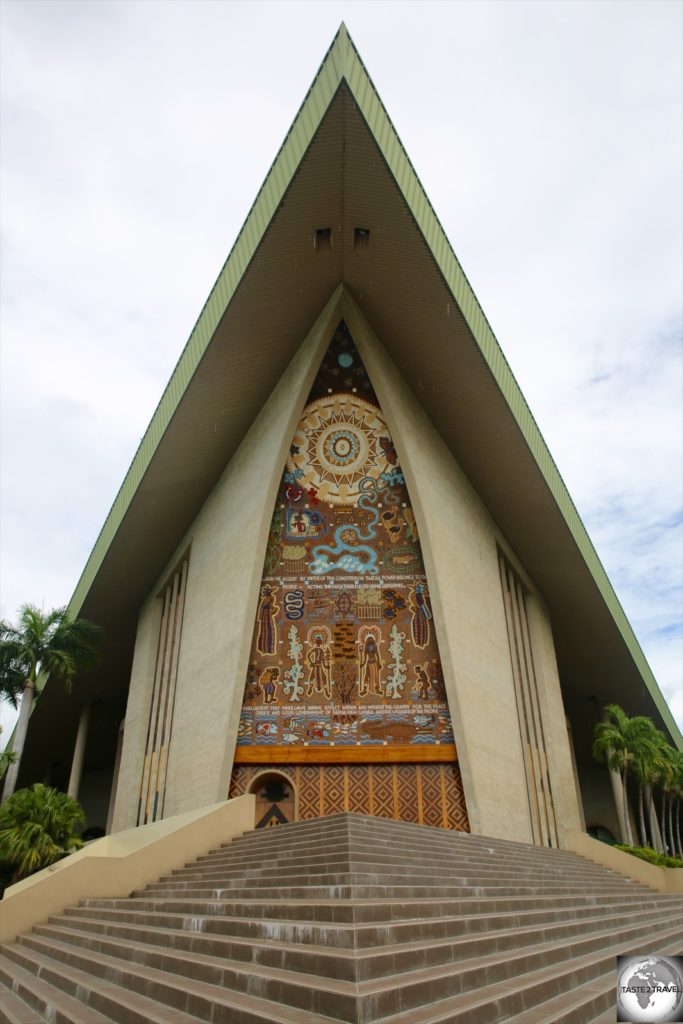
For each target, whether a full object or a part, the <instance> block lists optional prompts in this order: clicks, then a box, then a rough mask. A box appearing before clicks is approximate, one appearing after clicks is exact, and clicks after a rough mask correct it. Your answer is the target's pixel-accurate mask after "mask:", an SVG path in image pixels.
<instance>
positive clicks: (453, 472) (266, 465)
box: [113, 290, 580, 842]
mask: <svg viewBox="0 0 683 1024" xmlns="http://www.w3.org/2000/svg"><path fill="white" fill-rule="evenodd" d="M342 315H344V317H345V319H346V321H347V323H348V325H349V328H350V330H351V333H352V335H353V337H354V340H355V342H356V344H357V346H358V349H359V351H360V353H361V357H362V358H363V360H364V362H365V365H366V368H367V370H368V373H369V374H370V377H371V379H372V381H373V384H374V386H375V389H376V392H377V396H378V398H379V401H380V404H381V405H382V409H383V412H384V415H385V418H386V421H387V424H388V426H389V429H390V431H391V433H392V436H393V438H394V441H395V443H396V447H397V450H398V453H399V457H400V460H401V465H402V468H403V470H404V472H405V476H406V481H407V484H408V489H409V492H410V495H411V500H412V502H413V507H414V510H415V515H416V518H417V523H418V528H419V530H420V537H421V543H422V551H423V555H424V561H425V567H426V571H427V576H428V579H429V582H430V593H431V598H432V605H433V611H434V621H435V626H436V633H437V638H438V642H439V648H440V652H441V658H442V663H443V668H444V675H445V678H446V685H447V691H448V697H449V704H450V709H451V715H452V718H453V725H454V729H455V736H456V743H457V747H458V753H459V760H460V767H461V771H462V776H463V784H464V788H465V796H466V799H467V806H468V812H469V816H470V823H471V827H472V830H473V831H474V832H478V833H482V834H485V835H491V836H503V837H506V838H511V839H517V840H520V841H527V842H528V841H531V838H532V833H531V827H530V821H529V807H528V798H527V792H526V784H525V774H524V762H523V756H522V746H521V742H520V733H519V725H518V717H517V706H516V701H515V691H514V685H513V679H512V670H511V665H510V653H509V648H508V639H507V629H506V622H505V612H504V606H503V600H502V595H501V584H500V577H499V570H498V546H500V547H501V548H502V549H503V550H504V551H505V553H506V555H507V557H508V559H509V560H510V562H511V563H512V564H513V565H514V566H515V568H516V571H517V572H518V574H519V575H520V577H521V578H522V579H523V580H524V582H525V585H526V586H527V587H528V588H529V591H530V593H531V595H532V596H531V598H530V599H529V602H528V616H529V629H530V632H531V635H532V644H533V649H534V658H535V662H536V673H537V676H538V681H539V689H540V691H541V693H542V698H541V704H542V707H541V711H542V715H543V723H544V730H545V732H546V746H547V750H548V760H549V770H550V774H551V784H552V789H553V799H554V804H555V812H556V816H557V819H558V825H559V826H560V835H561V836H562V834H563V829H564V828H579V827H580V819H579V811H578V805H577V799H576V789H575V785H574V778H573V774H572V765H571V758H570V753H569V746H568V742H567V735H566V728H565V716H564V708H563V706H562V700H561V697H560V688H559V681H558V677H557V666H556V663H555V654H554V647H553V640H552V632H551V628H550V620H549V616H548V612H547V609H546V607H545V605H544V603H543V601H542V599H541V597H540V595H538V594H537V593H536V591H535V589H534V587H533V583H532V581H531V580H529V579H528V578H527V577H526V575H525V573H524V569H523V567H522V566H520V565H519V564H518V562H517V560H516V558H515V556H514V552H511V551H510V550H509V549H508V547H507V545H506V543H505V540H504V538H503V537H502V536H501V535H500V533H499V532H498V530H497V528H496V525H495V523H494V522H493V520H492V519H491V517H490V515H489V514H488V512H487V510H486V508H485V507H484V505H483V503H482V502H481V500H480V499H479V498H478V496H477V494H476V493H475V492H474V490H473V489H472V487H471V485H470V484H469V481H468V480H467V478H466V477H465V475H464V474H463V472H462V471H461V469H460V468H459V466H458V464H457V463H456V462H455V460H454V458H453V456H452V455H451V453H450V451H449V450H448V449H447V447H446V446H445V444H444V443H443V441H442V439H441V438H440V436H439V435H438V434H437V432H436V430H435V429H434V427H433V426H432V424H431V422H430V421H429V419H428V418H427V416H426V414H425V412H424V410H423V409H422V407H421V406H420V405H419V404H418V402H417V401H416V400H415V398H414V397H413V395H412V393H411V392H410V390H409V389H408V387H407V385H406V383H405V381H403V379H402V378H401V376H400V374H399V373H398V371H397V369H396V367H395V366H394V364H393V363H392V362H391V360H390V359H389V357H388V356H387V354H386V352H385V350H384V349H383V347H382V345H381V344H380V342H379V341H378V340H377V339H376V338H375V337H374V335H373V333H372V331H371V329H370V328H369V326H368V324H367V322H366V321H365V319H364V317H363V315H362V313H361V312H360V311H359V310H358V308H357V307H356V306H355V304H354V303H353V302H352V301H351V300H350V299H349V298H348V297H347V296H346V295H343V293H342V292H341V290H339V291H338V293H335V296H333V298H332V299H331V300H330V303H328V306H327V307H326V309H325V311H324V312H323V314H321V317H320V318H319V320H318V322H317V323H316V325H315V327H314V328H313V330H312V331H311V333H310V335H309V336H308V338H307V339H306V340H305V341H304V343H303V344H302V347H301V349H300V351H299V353H298V354H297V356H296V358H295V359H294V360H293V362H292V364H291V365H290V367H289V369H288V370H287V372H286V374H285V375H284V377H283V379H282V380H281V381H280V383H279V385H278V387H277V388H276V390H275V391H274V392H273V394H272V395H271V397H270V399H269V401H268V403H267V404H266V406H265V407H264V409H263V410H262V412H261V414H260V416H259V417H258V419H257V420H256V421H255V423H254V425H253V427H252V428H251V430H250V431H249V433H248V435H247V436H246V437H245V439H244V441H243V443H242V445H241V446H240V448H239V450H238V452H237V453H236V455H235V456H234V458H233V459H232V461H231V462H230V464H229V465H228V467H227V468H226V470H225V472H224V473H223V475H222V477H221V479H220V480H219V482H218V484H217V485H216V487H215V488H214V490H213V492H212V494H211V495H210V497H209V498H208V500H207V502H206V503H205V505H204V507H203V509H202V511H201V512H200V514H199V515H198V517H197V519H196V520H195V522H194V523H193V525H192V528H191V529H190V530H189V531H188V534H187V535H186V537H185V538H184V539H183V541H182V543H181V544H180V545H179V547H178V550H177V551H176V552H175V553H174V555H173V557H172V558H171V559H169V563H168V567H167V570H166V573H165V574H163V575H162V577H160V580H159V584H158V587H156V588H155V590H154V592H153V594H152V595H150V597H149V599H148V601H147V603H146V604H145V606H144V607H143V609H142V611H141V614H140V628H139V633H138V640H137V644H136V651H135V659H134V663H133V672H132V678H131V690H130V697H129V704H128V711H127V714H126V725H125V733H124V745H123V755H122V764H121V771H120V775H119V784H118V789H117V800H116V807H115V813H114V821H113V830H114V831H117V830H118V829H122V828H127V827H130V826H132V825H133V824H135V819H136V814H137V800H138V793H139V787H140V777H141V771H142V763H143V757H144V745H145V736H146V728H147V715H148V709H149V701H150V697H151V688H152V672H153V667H154V652H155V649H156V634H157V633H158V626H159V615H160V612H159V607H158V606H159V604H160V601H159V599H158V597H157V595H158V593H159V591H160V589H161V587H162V586H163V584H164V582H165V579H166V577H167V575H168V573H170V572H171V570H172V569H173V568H174V567H175V564H176V562H177V560H178V558H179V556H180V554H181V553H182V552H184V551H185V550H186V549H187V548H188V546H190V561H189V574H188V582H187V594H186V602H185V619H184V623H183V634H182V642H181V648H180V661H179V672H178V683H177V694H176V708H175V719H174V722H175V724H174V731H173V739H172V744H171V748H170V752H169V762H168V763H169V768H168V778H167V795H166V806H165V814H175V813H178V812H180V811H184V810H187V809H191V808H193V807H197V806H201V805H202V804H208V803H211V802H213V801H216V800H220V799H224V798H225V796H226V795H227V789H228V783H229V773H230V769H231V766H232V757H233V752H234V746H235V738H236V730H237V724H238V720H239V713H240V709H241V703H242V695H243V687H244V680H245V678H246V671H247V666H248V658H249V651H250V646H251V640H252V633H253V624H254V612H255V608H256V602H257V597H258V586H259V581H260V576H261V570H262V566H263V558H264V553H265V546H266V541H267V534H268V528H269V523H270V518H271V514H272V509H273V505H274V501H275V496H276V493H277V487H278V484H279V481H280V477H281V474H282V468H283V466H284V463H285V459H286V455H287V451H288V448H289V444H290V443H291V438H292V436H293V433H294V429H295V427H296V423H297V421H298V418H299V416H300V413H301V410H302V408H303V405H304V402H305V400H306V398H307V395H308V392H309V390H310V387H311V384H312V381H313V379H314V376H315V373H316V372H317V369H318V366H319V363H320V361H321V359H322V356H323V354H324V351H325V349H326V347H327V344H328V343H329V340H330V338H331V336H332V332H333V330H334V328H335V327H336V324H337V322H338V320H339V318H340V317H341V316H342Z"/></svg>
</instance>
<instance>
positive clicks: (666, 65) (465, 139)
mask: <svg viewBox="0 0 683 1024" xmlns="http://www.w3.org/2000/svg"><path fill="white" fill-rule="evenodd" d="M682 17H683V15H682V8H681V7H680V5H678V4H671V3H668V2H666V0H664V2H660V0H650V2H643V3H641V2H631V3H629V4H620V3H602V2H584V3H581V4H572V3H563V2H545V3H543V4H539V3H535V2H515V0H505V2H502V0H501V2H498V0H494V2H487V3H479V2H461V3H458V4H444V3H409V2H403V3H379V2H378V3H364V4H358V3H350V2H346V3H339V2H330V3H326V4H309V3H303V4H302V3H287V2H281V3H265V2H261V3H259V4H249V3H235V2H233V3H229V4H225V3H224V4H216V3H211V2H204V0H195V2H193V3H189V2H184V0H179V2H165V3H156V4H149V3H147V4H143V3H130V2H125V0H124V2H116V3H114V2H107V0H100V2H99V3H97V4H83V3H78V2H76V3H70V2H66V3H65V2H61V0H48V2H42V0H34V2H32V3H30V4H27V3H19V2H15V0H5V2H4V4H3V33H2V38H1V40H0V45H1V47H2V52H1V54H0V56H1V66H2V72H1V73H2V93H3V107H2V134H3V143H4V144H3V147H2V153H1V154H0V157H1V160H2V240H1V244H2V249H1V256H2V284H3V287H2V350H1V355H2V363H3V393H2V410H1V415H2V446H3V452H2V454H3V471H2V472H3V479H2V495H3V499H2V500H3V508H2V538H1V540H2V567H3V572H2V599H1V610H2V614H3V615H12V614H13V613H14V611H15V609H16V607H17V606H18V604H19V603H21V602H22V601H24V600H32V601H37V602H41V601H44V603H45V604H46V606H51V605H57V604H63V603H65V602H66V601H67V600H68V598H69V596H70V594H71V592H72V590H73V587H74V586H75V583H76V580H77V578H78V576H79V574H80V571H81V569H82V567H83V565H84V563H85V560H86V558H87V555H88V553H89V550H90V548H91V546H92V544H93V542H94V540H95V537H96V535H97V533H98V531H99V528H100V526H101V524H102V522H103V520H104V518H105V515H106V513H107V511H108V509H109V506H110V504H111V502H112V500H113V498H114V495H115V493H116V491H117V489H118V486H119V484H120V482H121V480H122V478H123V475H124V473H125V470H126V469H127V466H128V464H129V462H130V460H131V458H132V456H133V454H134V451H135V448H136V447H137V444H138V441H139V438H140V436H141V435H142V433H143V432H144V429H145V427H146V425H147V423H148V421H149V418H150V416H151V414H152V412H153V410H154V407H155V405H156V402H157V401H158V398H159V396H160V394H161V392H162V389H163V387H164V386H165V383H166V381H167V380H168V377H169V375H170V373H171V370H172V368H173V366H174V365H175V362H176V360H177V358H178V355H179V354H180V351H181V349H182V347H183V345H184V342H185V340H186V338H187V336H188V334H189V332H190V330H191V327H192V325H193V323H194V321H195V319H196V317H197V315H198V313H199V311H200V310H201V307H202V305H203V302H204V300H205V298H206V296H207V294H208V292H209V289H210V287H211V285H212V283H213V281H214V279H215V277H216V275H217V273H218V271H219V269H220V267H221V265H222V263H223V261H224V259H225V256H226V255H227V252H228V249H229V247H230V246H231V245H232V242H233V241H234V239H235V237H236V235H237V232H238V231H239V228H240V227H241V224H242V223H243V221H244V218H245V216H246V213H247V211H248V209H249V207H250V205H251V203H252V201H253V199H254V196H255V194H256V191H257V188H258V186H259V185H260V183H261V181H262V180H263V177H264V175H265V173H266V171H267V169H268V167H269V165H270V163H271V161H272V159H273V157H274V155H275V152H276V151H277V148H278V147H279V145H280V143H281V141H282V139H283V137H284V134H285V132H286V130H287V128H288V127H289V125H290V123H291V121H292V118H293V116H294V114H295V112H296V110H297V109H298V106H299V104H300V103H301V100H302V99H303V96H304V94H305V92H306V90H307V88H308V86H309V85H310V82H311V80H312V78H313V76H314V74H315V72H316V70H317V67H318V65H319V63H320V60H321V59H322V56H323V54H324V52H325V50H326V48H327V46H328V45H329V43H330V41H331V39H332V37H333V35H334V32H335V31H336V28H337V26H338V23H339V21H340V20H341V19H342V18H344V19H345V20H346V22H347V24H348V26H349V29H350V31H351V34H352V36H353V38H354V40H355V42H356V43H357V45H358V47H359V50H360V53H361V56H362V57H363V59H364V60H365V61H366V64H367V67H368V69H369V71H370V74H371V75H372V77H373V80H374V82H375V84H376V86H377V88H378V90H379V92H380V95H381V96H382V98H383V100H384V102H385V104H386V106H387V109H388V112H389V115H390V117H391V118H392V120H393V121H394V124H395V125H396V127H397V130H398V132H399V134H400V136H401V138H402V140H403V142H404V144H405V146H406V149H407V151H408V153H409V155H410V156H411V158H412V159H413V161H414V163H415V166H416V170H417V172H418V174H419V175H420V177H421V179H422V181H423V183H424V185H425V188H426V190H427V193H428V195H429V196H430V198H431V200H432V202H433V204H434V207H435V209H436V212H437V215H438V216H439V218H440V219H441V221H442V223H443V225H444V227H445V229H446V233H447V234H448V236H449V238H450V239H451V242H452V243H453V246H454V248H455V251H456V253H457V255H458V257H459V258H460V259H461V261H462V263H463V266H464V269H465V272H466V273H467V275H468V277H469V278H470V280H471V282H472V284H473V286H474V288H475V291H476V292H477V295H478V297H479V299H480V301H481V302H482V305H483V307H484V310H485V311H486V313H487V316H488V317H489V320H490V321H491V323H492V326H493V328H494V330H495V331H496V333H497V336H498V338H499V340H500V342H501V345H502V347H503V349H504V351H505V353H506V355H507V357H508V359H509V361H510V364H511V366H512V368H513V371H514V373H515V375H516V376H517V378H518V380H519V382H520V385H521V387H522V390H523V391H524V393H525V395H526V397H527V399H528V401H529V404H530V406H531V408H532V410H533V412H534V414H535V416H536V418H537V420H538V422H539V425H540V427H541V429H542V432H543V434H544V436H545V437H546V440H547V441H548V444H549V447H550V449H551V451H552V453H553V455H554V456H555V459H556V461H557V463H558V466H559V468H560V471H561V473H562V474H563V476H564V478H565V480H566V482H567V484H568V486H569V489H570V492H571V493H572V496H573V497H574V499H575V501H576V504H577V507H578V508H579V511H580V512H581V514H582V516H583V517H584V520H585V522H586V525H587V526H588V528H589V532H590V533H591V535H592V537H593V540H594V542H595V544H596V547H597V549H598V552H599V554H600V556H601V558H602V560H603V562H604V564H605V566H606V568H607V570H608V572H609V574H610V576H611V578H612V579H613V581H614V583H615V586H616V589H617V592H618V595H619V597H620V599H621V600H622V602H623V604H624V606H625V609H626V611H627V613H628V614H629V615H630V617H631V620H632V622H633V625H634V627H635V629H636V632H637V634H638V637H639V639H640V641H641V643H642V645H643V647H644V649H645V651H646V654H647V655H648V657H649V659H650V661H651V664H652V665H653V668H654V669H655V670H656V673H657V675H658V677H659V679H660V683H661V685H662V687H663V688H664V690H665V692H666V693H667V696H668V697H669V700H670V702H671V704H672V707H674V709H675V710H676V709H677V713H678V714H679V720H681V719H680V715H681V708H680V700H681V698H680V693H681V659H682V658H683V654H682V653H681V641H680V621H681V596H680V595H681V572H682V564H683V557H682V555H681V547H680V545H681V541H680V530H681V527H680V514H681V475H682V474H681V460H682V454H681V433H682V430H681V426H682V425H681V373H682V371H681V357H680V332H681V315H682V311H681V306H682V296H681V280H682V279H683V268H682V265H681V264H682V258H683V241H682V228H681V224H682V214H681V199H682V197H681V189H680V175H681V163H682V161H681V147H682V138H681V120H682V118H681V115H682V113H683V111H682V102H681V96H682V94H683V82H682V72H681V52H680V38H681V27H682V24H681V22H682Z"/></svg>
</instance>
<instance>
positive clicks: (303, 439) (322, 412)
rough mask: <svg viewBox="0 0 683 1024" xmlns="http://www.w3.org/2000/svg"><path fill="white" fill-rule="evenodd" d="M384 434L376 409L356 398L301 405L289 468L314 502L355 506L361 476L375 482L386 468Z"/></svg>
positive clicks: (331, 397) (330, 398)
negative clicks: (383, 444)
mask: <svg viewBox="0 0 683 1024" xmlns="http://www.w3.org/2000/svg"><path fill="white" fill-rule="evenodd" d="M387 437H388V431H387V428H386V424H385V423H384V421H383V420H382V417H381V415H380V414H379V410H378V409H377V407H376V406H373V405H371V404H370V402H367V401H365V400H364V399H363V398H359V397H357V396H356V395H353V394H351V395H327V396H325V397H323V398H319V399H317V400H316V401H314V402H311V403H310V405H308V406H306V409H305V411H304V415H303V417H302V419H301V422H300V423H299V427H298V429H297V432H296V434H295V435H294V441H293V443H292V448H291V455H290V459H289V462H288V464H287V468H288V470H289V471H290V472H291V473H292V474H293V475H295V476H296V479H297V481H298V483H299V484H300V485H301V486H302V487H304V488H305V489H306V490H309V491H310V489H313V490H314V491H315V493H316V496H317V498H318V500H319V501H323V502H329V503H330V504H332V505H355V504H356V502H357V500H358V498H359V497H360V496H361V491H360V489H359V485H360V482H361V480H363V479H364V478H365V477H370V478H372V479H375V480H377V479H379V476H380V474H381V473H382V470H383V469H384V468H385V467H386V465H387V459H386V456H385V454H384V451H383V448H382V443H381V442H382V438H384V439H387Z"/></svg>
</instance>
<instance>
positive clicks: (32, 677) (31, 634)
mask: <svg viewBox="0 0 683 1024" xmlns="http://www.w3.org/2000/svg"><path fill="white" fill-rule="evenodd" d="M101 635H102V631H101V630H100V628H99V626H96V625H94V624H93V623H92V622H88V621H87V619H72V618H71V617H70V616H69V615H68V613H67V610H66V608H54V609H53V610H52V611H49V612H45V613H44V612H42V611H41V610H40V609H39V608H36V607H35V605H31V604H25V605H22V607H21V608H20V609H19V620H18V623H17V625H16V626H13V625H12V624H11V623H9V622H5V621H4V620H3V621H1V622H0V695H1V696H3V697H5V698H6V699H7V700H9V701H10V703H11V704H13V705H14V707H17V706H18V707H19V718H18V720H17V724H16V727H15V730H14V741H13V745H12V749H13V752H14V754H15V755H16V757H15V761H14V763H12V764H10V766H9V769H8V771H7V778H6V782H5V792H4V795H5V799H7V797H9V796H11V794H12V793H13V792H14V787H15V785H16V780H17V776H18V773H19V767H20V762H21V756H22V753H23V749H24V740H25V738H26V730H27V728H28V720H29V716H30V714H31V709H32V707H33V702H34V700H35V697H36V693H37V692H38V689H39V680H42V681H43V682H44V680H45V679H47V677H48V676H54V677H56V678H57V679H60V680H61V681H62V683H63V684H64V685H65V687H66V688H67V690H68V689H70V688H71V685H72V683H73V681H74V679H75V677H76V674H77V673H78V672H79V670H81V669H84V668H89V667H91V666H92V665H94V664H95V663H96V661H97V644H98V642H99V640H100V638H101Z"/></svg>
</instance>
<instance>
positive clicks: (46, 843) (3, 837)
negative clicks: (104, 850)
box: [0, 782, 85, 882]
mask: <svg viewBox="0 0 683 1024" xmlns="http://www.w3.org/2000/svg"><path fill="white" fill-rule="evenodd" d="M84 821H85V815H84V814H83V810H82V808H81V806H80V804H78V803H77V802H76V801H75V800H72V799H71V797H70V796H67V795H66V793H60V792H59V791H58V790H56V789H51V788H49V787H48V786H43V785H41V783H39V782H37V783H36V784H35V785H34V786H32V787H31V788H30V789H19V790H17V792H16V793H14V795H13V796H11V797H10V798H9V800H6V801H5V803H4V804H3V806H2V807H0V860H2V861H4V862H6V863H8V864H11V865H12V866H13V867H14V869H15V873H14V878H13V881H15V882H16V881H18V880H19V879H21V878H26V876H27V875H32V874H33V873H34V872H35V871H40V869H41V868H45V867H48V866H49V865H50V864H54V863H55V861H57V860H60V859H61V858H62V857H64V856H66V854H67V853H71V851H72V850H77V849H80V847H81V846H82V845H83V841H82V839H81V837H80V836H79V835H75V834H74V828H75V827H76V826H77V825H79V824H82V823H83V822H84Z"/></svg>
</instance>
